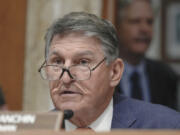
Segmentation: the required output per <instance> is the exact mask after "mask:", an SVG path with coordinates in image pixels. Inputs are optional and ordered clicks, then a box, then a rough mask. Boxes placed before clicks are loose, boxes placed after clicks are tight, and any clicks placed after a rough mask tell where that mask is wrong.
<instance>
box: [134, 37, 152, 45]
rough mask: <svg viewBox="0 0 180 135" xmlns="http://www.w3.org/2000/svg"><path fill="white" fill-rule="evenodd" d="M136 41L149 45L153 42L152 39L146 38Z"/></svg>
mask: <svg viewBox="0 0 180 135" xmlns="http://www.w3.org/2000/svg"><path fill="white" fill-rule="evenodd" d="M135 41H136V42H137V43H145V44H147V45H149V44H150V42H151V40H150V38H146V37H144V38H136V39H135Z"/></svg>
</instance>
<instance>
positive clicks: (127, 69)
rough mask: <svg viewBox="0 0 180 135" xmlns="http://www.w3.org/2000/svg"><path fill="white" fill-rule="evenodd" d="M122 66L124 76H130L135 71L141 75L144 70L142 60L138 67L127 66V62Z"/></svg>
mask: <svg viewBox="0 0 180 135" xmlns="http://www.w3.org/2000/svg"><path fill="white" fill-rule="evenodd" d="M124 65H125V68H124V69H125V70H124V74H126V75H131V73H132V72H133V71H137V72H138V73H140V74H141V73H143V72H144V70H145V61H144V60H142V61H141V62H140V63H139V64H138V65H135V66H134V65H131V64H129V63H128V62H126V61H125V62H124Z"/></svg>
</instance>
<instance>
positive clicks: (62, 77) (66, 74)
mask: <svg viewBox="0 0 180 135" xmlns="http://www.w3.org/2000/svg"><path fill="white" fill-rule="evenodd" d="M59 79H60V80H62V81H63V82H64V83H69V82H71V81H72V80H73V77H72V75H71V73H70V72H69V70H68V69H66V68H63V69H62V73H61V75H60V77H59Z"/></svg>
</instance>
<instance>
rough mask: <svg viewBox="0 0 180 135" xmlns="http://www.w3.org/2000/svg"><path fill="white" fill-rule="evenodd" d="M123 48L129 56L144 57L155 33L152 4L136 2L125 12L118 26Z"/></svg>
mask: <svg viewBox="0 0 180 135" xmlns="http://www.w3.org/2000/svg"><path fill="white" fill-rule="evenodd" d="M118 33H119V38H120V41H121V48H120V49H123V51H125V52H126V53H129V54H140V55H144V53H145V52H146V50H147V49H148V47H149V45H150V42H151V39H152V33H153V12H152V8H151V7H150V4H149V3H148V2H147V1H144V0H135V1H134V2H133V3H132V4H131V5H130V6H128V7H127V8H126V9H125V10H124V17H122V19H121V21H120V23H119V24H118Z"/></svg>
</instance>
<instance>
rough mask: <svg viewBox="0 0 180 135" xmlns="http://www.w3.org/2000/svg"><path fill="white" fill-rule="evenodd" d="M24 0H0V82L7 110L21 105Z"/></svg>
mask: <svg viewBox="0 0 180 135" xmlns="http://www.w3.org/2000/svg"><path fill="white" fill-rule="evenodd" d="M25 24H26V0H1V1H0V86H1V87H2V89H3V92H4V95H5V98H6V102H7V104H8V107H9V109H10V110H21V109H22V95H23V93H22V88H23V72H24V48H25Z"/></svg>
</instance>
